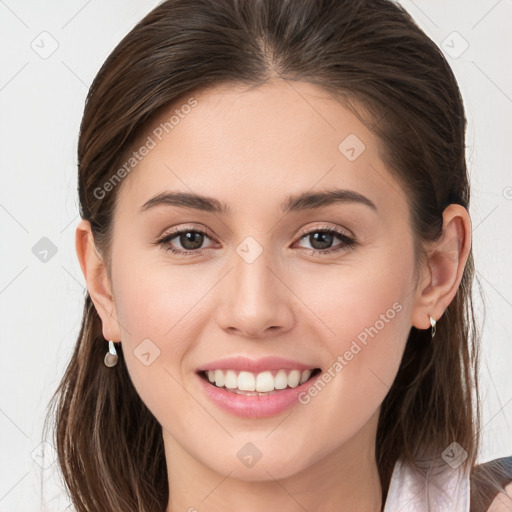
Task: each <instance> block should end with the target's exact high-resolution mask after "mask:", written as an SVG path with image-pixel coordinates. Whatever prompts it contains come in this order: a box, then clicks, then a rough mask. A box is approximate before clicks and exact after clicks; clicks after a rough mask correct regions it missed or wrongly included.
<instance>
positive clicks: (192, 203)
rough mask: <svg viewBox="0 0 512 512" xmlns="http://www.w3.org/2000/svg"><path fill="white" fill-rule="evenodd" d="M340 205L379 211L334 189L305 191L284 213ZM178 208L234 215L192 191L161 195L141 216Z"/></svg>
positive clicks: (287, 204)
mask: <svg viewBox="0 0 512 512" xmlns="http://www.w3.org/2000/svg"><path fill="white" fill-rule="evenodd" d="M337 203H356V204H362V205H365V206H368V207H370V208H371V209H372V210H374V211H375V212H376V211H377V207H376V206H375V203H374V202H373V201H372V200H371V199H368V198H367V197H366V196H363V195H362V194H360V193H359V192H355V191H354V190H344V189H332V190H326V191H323V192H304V193H302V194H299V195H296V196H289V197H288V198H287V199H286V200H285V201H284V202H283V204H282V205H281V209H282V211H283V213H290V212H298V211H303V210H313V209H319V208H324V207H326V206H329V205H331V204H337ZM163 205H167V206H178V207H181V208H190V209H194V210H200V211H205V212H210V213H217V214H227V215H230V214H231V209H230V207H229V205H228V204H226V203H223V202H221V201H218V200H217V199H214V198H212V197H208V196H201V195H198V194H194V193H190V192H170V191H169V192H161V193H160V194H157V195H155V196H153V197H152V198H151V199H149V200H148V201H146V202H145V203H144V204H143V205H142V206H141V208H140V209H139V213H143V212H145V211H147V210H150V209H152V208H155V207H157V206H163Z"/></svg>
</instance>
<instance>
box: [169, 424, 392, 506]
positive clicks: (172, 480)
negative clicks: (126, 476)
mask: <svg viewBox="0 0 512 512" xmlns="http://www.w3.org/2000/svg"><path fill="white" fill-rule="evenodd" d="M377 418H378V415H375V417H374V418H372V420H370V421H369V422H368V424H367V425H365V427H363V429H361V431H360V432H358V433H357V434H356V436H354V438H352V439H350V440H348V441H347V442H346V443H344V444H343V445H342V446H340V447H338V448H337V449H335V450H332V451H330V452H329V453H327V454H326V456H324V457H321V458H320V459H318V460H316V461H315V462H314V463H313V464H311V465H309V466H307V467H306V468H304V469H302V470H301V471H298V472H296V473H294V474H293V475H291V476H287V477H285V478H276V475H277V473H278V472H279V466H278V465H274V466H273V469H270V468H265V471H264V472H263V473H264V475H266V476H263V479H259V480H253V481H249V480H241V479H237V478H233V477H232V476H230V473H232V471H229V470H228V471H227V472H226V474H220V473H218V472H216V471H214V470H212V469H211V468H209V467H207V466H205V465H204V464H202V463H201V462H200V461H198V460H197V459H196V458H194V457H193V456H192V455H191V454H189V453H187V452H186V451H184V450H183V448H182V447H181V445H180V444H178V443H177V442H176V440H175V439H173V438H172V436H171V435H170V434H169V433H168V432H166V431H164V445H165V452H166V460H167V470H168V471H167V474H168V477H169V489H170V493H169V494H170V499H169V504H168V507H167V509H166V512H178V511H187V512H197V511H201V512H235V511H239V510H240V509H241V508H243V510H244V511H245V512H268V511H269V508H270V509H271V510H279V511H280V512H303V511H304V510H307V511H308V512H379V511H380V510H381V508H382V506H383V505H382V496H381V492H382V491H381V483H380V478H379V473H378V470H377V464H376V461H375V444H374V442H373V443H372V442H369V439H368V434H369V433H371V432H373V433H375V428H376V420H377ZM372 438H373V439H375V438H374V437H373V436H372ZM240 444H243V442H242V443H240ZM299 455H300V452H299ZM261 462H262V461H260V463H261ZM233 469H234V468H233Z"/></svg>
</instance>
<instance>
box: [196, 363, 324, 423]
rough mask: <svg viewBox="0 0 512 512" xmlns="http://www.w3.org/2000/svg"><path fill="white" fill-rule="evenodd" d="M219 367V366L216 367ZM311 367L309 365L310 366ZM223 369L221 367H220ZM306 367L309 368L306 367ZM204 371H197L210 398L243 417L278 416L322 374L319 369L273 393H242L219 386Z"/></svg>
mask: <svg viewBox="0 0 512 512" xmlns="http://www.w3.org/2000/svg"><path fill="white" fill-rule="evenodd" d="M216 368H218V367H216ZM308 368H309V367H308ZM218 369H221V368H218ZM304 369H307V368H306V367H305V368H304ZM200 373H202V372H198V373H196V376H197V379H198V380H199V384H200V386H201V388H202V390H203V391H204V393H205V394H206V395H207V396H208V398H209V399H210V400H211V401H212V402H213V403H214V404H215V405H217V406H218V407H219V408H221V409H223V410H224V411H227V412H229V413H231V414H234V415H236V416H239V417H241V418H253V419H255V418H267V417H270V416H276V415H278V414H280V413H282V412H284V411H286V410H287V409H289V408H290V407H292V406H293V405H297V404H298V403H300V402H299V395H300V394H301V393H305V392H307V390H308V388H309V387H310V386H312V385H313V384H314V383H315V381H316V380H317V379H318V378H320V377H321V376H322V372H321V371H319V372H318V374H317V375H315V376H314V377H312V378H310V379H309V380H307V381H306V382H304V383H303V384H301V385H299V386H297V387H296V388H288V389H283V390H280V391H277V392H275V393H273V394H271V395H261V396H260V395H240V394H237V393H233V392H231V391H226V390H225V389H223V388H218V387H217V386H215V385H214V384H211V383H210V382H209V381H208V380H206V379H205V378H203V377H202V376H201V374H200Z"/></svg>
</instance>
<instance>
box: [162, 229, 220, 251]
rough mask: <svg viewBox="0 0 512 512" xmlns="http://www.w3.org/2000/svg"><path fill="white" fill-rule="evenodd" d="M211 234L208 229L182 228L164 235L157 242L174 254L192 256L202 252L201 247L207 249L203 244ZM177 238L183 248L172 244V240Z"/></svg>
mask: <svg viewBox="0 0 512 512" xmlns="http://www.w3.org/2000/svg"><path fill="white" fill-rule="evenodd" d="M210 236H211V235H210V234H209V232H208V231H207V230H202V229H197V228H194V229H190V228H182V229H180V230H175V231H172V232H171V233H168V234H166V235H164V236H163V237H162V238H160V239H159V240H157V241H156V242H155V244H157V245H162V246H164V247H165V248H166V249H167V250H168V251H170V252H172V253H174V254H179V255H182V256H192V255H194V254H197V253H198V252H200V250H201V249H205V247H201V246H202V245H203V242H204V239H205V237H207V238H210ZM175 238H176V239H177V242H179V243H180V245H181V246H182V247H183V249H179V248H178V249H176V248H175V247H173V246H172V245H171V241H172V240H174V239H175ZM175 243H176V242H175Z"/></svg>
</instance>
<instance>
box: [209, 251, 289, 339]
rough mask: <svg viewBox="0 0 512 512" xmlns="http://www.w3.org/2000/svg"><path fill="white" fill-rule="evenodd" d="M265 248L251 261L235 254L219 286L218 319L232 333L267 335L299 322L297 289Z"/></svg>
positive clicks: (247, 335)
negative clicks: (294, 290) (296, 316)
mask: <svg viewBox="0 0 512 512" xmlns="http://www.w3.org/2000/svg"><path fill="white" fill-rule="evenodd" d="M271 266H273V267H275V266H276V265H272V264H271V262H270V261H269V259H268V258H267V256H266V253H265V251H264V252H263V253H262V254H261V255H260V256H259V257H258V258H257V259H256V260H255V261H253V262H251V263H248V262H246V261H244V259H242V258H241V257H239V256H238V255H235V257H234V261H233V268H232V270H231V271H230V272H229V273H228V275H227V276H226V278H225V279H223V283H222V284H221V286H222V289H221V290H219V292H220V294H221V299H220V300H219V304H218V307H217V322H218V324H219V325H220V327H221V328H222V329H224V330H225V331H227V332H228V333H230V334H235V335H239V336H244V337H247V338H260V339H266V338H269V337H273V336H276V335H281V334H283V333H285V332H287V331H288V330H290V329H291V328H292V327H293V325H294V322H295V319H294V314H293V304H292V302H291V301H292V300H293V293H292V292H291V291H290V289H289V288H288V287H287V286H286V285H285V284H284V283H285V282H286V279H284V276H280V275H279V271H276V270H274V268H271Z"/></svg>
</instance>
